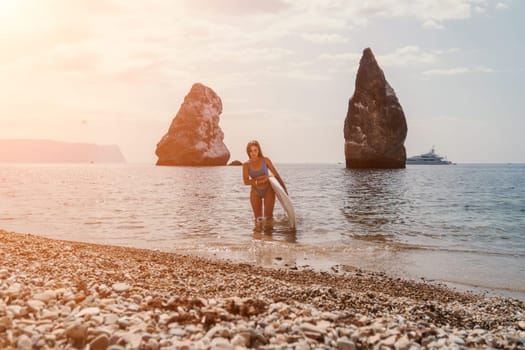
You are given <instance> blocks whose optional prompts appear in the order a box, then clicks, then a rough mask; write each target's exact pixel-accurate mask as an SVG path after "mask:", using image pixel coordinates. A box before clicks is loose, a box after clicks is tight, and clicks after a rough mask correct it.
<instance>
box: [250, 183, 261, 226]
mask: <svg viewBox="0 0 525 350" xmlns="http://www.w3.org/2000/svg"><path fill="white" fill-rule="evenodd" d="M250 202H251V203H252V209H253V216H255V220H257V218H260V217H261V216H262V199H261V197H260V196H259V195H258V194H257V192H255V190H253V189H252V191H251V192H250Z"/></svg>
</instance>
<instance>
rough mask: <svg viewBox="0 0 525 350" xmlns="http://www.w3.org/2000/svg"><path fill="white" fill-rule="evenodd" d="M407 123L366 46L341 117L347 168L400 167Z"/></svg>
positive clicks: (403, 153) (404, 151)
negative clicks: (346, 108) (343, 120)
mask: <svg viewBox="0 0 525 350" xmlns="http://www.w3.org/2000/svg"><path fill="white" fill-rule="evenodd" d="M406 135H407V123H406V120H405V114H404V113H403V108H402V107H401V105H400V104H399V101H398V99H397V96H396V94H395V92H394V89H392V87H391V86H390V85H389V84H388V82H387V81H386V79H385V75H384V74H383V71H382V70H381V68H380V67H379V65H378V64H377V61H376V59H375V57H374V54H373V53H372V50H370V49H369V48H367V49H365V50H364V51H363V56H362V57H361V61H360V62H359V70H358V72H357V77H356V81H355V91H354V95H353V96H352V97H351V98H350V102H349V103H348V113H347V115H346V119H345V126H344V136H345V158H346V167H347V168H404V167H405V161H406V150H405V146H404V142H405V138H406Z"/></svg>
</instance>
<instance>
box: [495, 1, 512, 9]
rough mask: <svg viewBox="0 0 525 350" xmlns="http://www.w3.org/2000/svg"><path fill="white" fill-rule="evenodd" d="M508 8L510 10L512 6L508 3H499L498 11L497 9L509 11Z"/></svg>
mask: <svg viewBox="0 0 525 350" xmlns="http://www.w3.org/2000/svg"><path fill="white" fill-rule="evenodd" d="M508 8H510V6H509V4H507V3H504V2H498V3H497V4H496V9H497V10H506V9H508Z"/></svg>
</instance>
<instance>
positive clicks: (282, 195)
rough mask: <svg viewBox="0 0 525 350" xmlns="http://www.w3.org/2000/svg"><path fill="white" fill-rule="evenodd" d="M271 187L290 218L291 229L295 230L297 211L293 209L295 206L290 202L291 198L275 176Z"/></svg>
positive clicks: (271, 179)
mask: <svg viewBox="0 0 525 350" xmlns="http://www.w3.org/2000/svg"><path fill="white" fill-rule="evenodd" d="M270 185H271V186H272V188H273V191H274V192H275V196H276V197H277V199H278V200H279V203H281V206H282V207H283V209H284V211H285V212H286V215H287V216H288V222H289V224H290V228H291V229H292V230H295V227H296V225H297V222H296V219H295V209H294V208H293V204H292V201H291V200H290V197H288V195H287V194H286V192H285V190H284V188H283V187H282V186H281V184H280V183H279V181H277V179H276V178H275V177H273V176H270Z"/></svg>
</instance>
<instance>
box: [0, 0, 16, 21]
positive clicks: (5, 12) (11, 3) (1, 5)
mask: <svg viewBox="0 0 525 350" xmlns="http://www.w3.org/2000/svg"><path fill="white" fill-rule="evenodd" d="M19 3H20V1H19V0H0V18H8V17H10V16H12V15H14V14H15V12H16V9H17V7H18V5H19Z"/></svg>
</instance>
